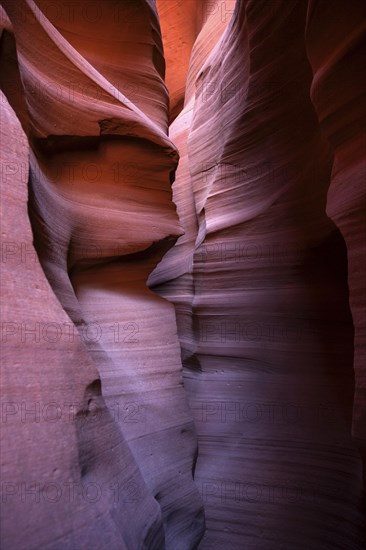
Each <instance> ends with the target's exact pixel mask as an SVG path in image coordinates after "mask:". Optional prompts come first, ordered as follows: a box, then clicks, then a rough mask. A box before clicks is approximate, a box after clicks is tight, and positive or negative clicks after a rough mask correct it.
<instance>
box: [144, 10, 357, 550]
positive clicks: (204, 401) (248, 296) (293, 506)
mask: <svg viewBox="0 0 366 550" xmlns="http://www.w3.org/2000/svg"><path fill="white" fill-rule="evenodd" d="M310 8H311V6H310ZM217 9H218V10H219V9H220V7H218V8H217ZM342 9H343V12H344V17H345V18H346V16H347V14H348V13H349V12H350V11H352V7H350V6H345V5H344V4H343V5H342ZM330 11H332V13H333V8H332V9H331V8H330V6H328V5H327V3H326V2H324V3H320V6H319V7H317V4H316V3H314V6H313V12H314V14H313V15H312V14H311V9H310V16H309V14H308V12H307V5H306V3H304V2H290V3H289V2H285V1H276V2H271V3H268V2H264V1H263V2H261V1H255V2H238V3H237V8H236V12H235V15H234V16H233V18H232V19H231V21H230V24H229V26H228V27H227V29H226V31H225V33H224V34H223V36H222V37H221V39H219V40H218V41H217V42H216V44H215V45H214V47H211V48H210V53H209V55H208V57H207V56H205V55H204V56H202V58H200V55H201V52H202V49H201V48H198V47H197V48H196V47H195V46H194V48H193V51H192V57H191V61H190V72H189V74H188V78H187V88H186V93H187V96H186V107H185V109H184V111H183V112H182V113H181V114H180V115H179V116H178V118H177V119H176V120H175V121H174V123H173V124H172V126H171V137H172V139H173V141H175V143H177V145H178V148H179V150H180V152H181V162H180V166H179V169H178V171H177V178H176V182H175V183H174V185H173V194H174V200H175V202H176V203H177V209H178V213H179V215H180V219H181V223H182V225H183V228H184V230H185V235H184V236H183V237H180V238H179V240H178V242H177V244H176V246H175V247H174V248H173V249H172V250H171V251H169V252H168V253H167V255H166V256H165V257H164V260H163V261H162V262H161V263H160V264H159V266H158V268H157V269H156V270H155V271H154V273H153V274H152V276H151V277H150V282H151V284H152V285H156V286H155V287H154V288H155V289H156V290H157V291H159V292H160V293H161V294H162V295H163V296H165V297H168V298H169V299H170V300H172V301H173V302H174V303H175V306H176V311H177V319H178V329H179V336H180V340H181V348H182V359H183V364H184V366H185V372H184V380H185V387H186V389H187V392H188V396H189V399H190V404H191V409H192V411H193V413H194V417H195V421H196V425H197V430H198V437H199V458H198V462H197V470H196V482H197V484H198V486H199V489H200V491H201V494H202V496H203V499H204V503H205V510H206V521H207V527H208V532H207V535H206V537H205V540H204V542H203V544H202V548H207V549H211V548H222V547H230V548H242V547H245V548H258V549H261V550H262V549H267V548H268V549H272V548H304V549H305V548H317V549H324V548H329V549H330V548H334V547H339V548H343V547H347V548H357V549H359V548H362V547H363V535H362V525H363V516H362V513H361V498H362V488H361V486H362V481H361V479H362V466H361V461H360V456H359V453H358V450H357V448H356V447H355V445H354V443H353V441H352V439H351V416H352V399H353V370H352V362H353V349H352V348H353V345H352V344H353V326H352V320H351V315H350V311H349V307H348V289H347V255H346V254H347V252H346V247H345V244H344V241H343V239H342V237H341V236H340V233H339V232H338V230H337V228H336V227H335V225H334V224H333V223H332V222H331V221H330V219H329V218H328V216H327V215H326V211H327V212H328V213H329V214H330V215H331V216H332V218H333V219H335V220H336V221H337V224H339V225H340V227H341V224H340V223H339V222H338V218H339V217H342V219H344V220H345V223H346V224H348V225H349V224H351V225H352V227H353V232H354V233H353V234H354V239H355V240H356V242H358V245H357V246H358V247H359V249H358V250H357V251H356V250H355V256H356V255H357V252H360V247H361V241H360V237H361V234H362V233H361V231H360V220H361V217H360V212H359V208H360V205H359V204H357V209H358V212H357V214H358V215H357V218H356V215H354V218H353V219H354V220H355V221H354V223H353V224H352V222H351V221H350V216H351V213H352V209H350V208H349V207H348V206H347V203H346V202H345V200H344V199H343V200H342V199H339V200H338V203H337V204H338V212H339V214H338V218H337V215H336V214H335V212H334V206H332V204H334V198H333V197H334V194H335V191H334V186H335V183H334V173H336V174H337V177H338V178H340V179H341V181H342V182H343V185H345V181H351V178H352V173H350V174H348V176H347V178H346V180H344V179H343V178H344V177H345V174H344V173H342V172H340V170H339V169H337V163H339V161H337V155H335V154H334V147H333V146H332V145H333V144H332V143H329V142H328V140H327V138H326V136H324V134H323V133H322V129H321V127H320V126H319V121H318V116H317V112H316V111H315V110H314V107H313V101H314V103H316V100H317V99H318V98H319V101H320V102H321V101H322V96H321V91H319V92H317V88H315V86H316V84H314V83H313V82H314V81H313V73H312V69H311V66H310V64H309V61H308V52H307V48H306V43H305V39H304V32H305V27H306V26H307V28H308V39H311V41H312V44H313V50H314V56H316V61H317V64H318V65H319V67H320V68H321V69H322V70H320V68H319V75H320V76H319V78H318V79H320V78H323V79H325V78H326V77H325V76H323V67H324V65H323V58H322V55H321V52H322V48H324V56H325V55H327V56H329V59H330V60H332V61H329V64H331V63H334V61H333V57H332V56H335V54H334V53H333V52H334V51H335V50H336V48H337V46H336V44H339V43H341V44H343V41H347V40H348V41H349V42H351V45H352V48H354V49H356V46H358V42H359V39H360V32H359V31H358V30H357V29H358V27H357V25H355V26H353V23H355V22H356V21H357V19H358V20H360V14H357V13H355V14H352V16H350V18H349V20H348V23H347V25H348V26H349V29H351V28H353V29H354V31H353V34H352V37H351V30H349V31H348V30H347V28H346V27H347V26H346V25H342V24H341V23H340V21H341V20H342V18H341V19H338V18H337V22H338V27H337V30H338V32H334V33H333V27H332V24H333V22H334V25H335V26H336V24H335V19H334V17H333V18H332V17H331V14H330V13H329V12H330ZM318 12H320V13H319V21H318V20H317V14H318ZM309 17H310V19H309ZM329 20H331V23H329ZM220 22H221V24H223V17H221V18H220ZM211 25H215V23H213V21H212V20H211ZM340 28H342V32H341V33H340V31H339V29H340ZM325 29H326V31H325ZM216 30H217V31H218V34H219V31H220V28H219V27H218V26H217V27H216ZM210 32H211V33H212V27H211V28H210ZM221 32H222V29H221ZM348 33H349V34H348ZM207 34H208V31H207V30H205V27H203V29H202V31H201V34H200V35H199V37H198V39H197V43H201V44H202V43H206V36H207ZM324 35H330V36H332V37H333V38H332V40H333V43H332V45H328V46H327V48H326V47H325V46H324V41H323V37H324ZM350 37H351V38H350ZM216 40H217V35H216ZM318 42H321V43H322V48H319V47H318ZM343 51H348V50H346V49H345V50H342V53H338V52H337V55H338V56H339V58H340V59H341V60H343V57H342V55H343ZM352 51H354V50H353V49H352ZM325 52H326V53H325ZM360 53H361V52H360V51H357V56H358V55H360ZM310 54H311V52H310ZM319 54H320V59H319ZM354 55H355V56H356V53H354ZM310 57H311V55H310ZM357 59H358V57H357ZM360 59H361V56H360ZM314 65H315V64H314ZM344 66H347V67H352V70H351V68H349V71H348V73H347V74H344V75H343V78H344V81H346V82H347V90H349V94H351V93H352V95H351V96H350V102H351V98H358V93H359V87H357V86H355V80H356V76H355V75H356V74H357V66H356V65H355V64H354V63H353V61H351V63H350V62H349V60H348V64H347V61H344ZM334 71H335V69H334ZM350 71H351V73H352V74H350ZM315 74H316V73H315ZM331 74H332V73H331ZM351 77H352V80H351V81H349V80H350V78H351ZM315 78H316V76H315ZM338 78H339V77H338ZM347 79H348V80H347ZM331 84H333V85H334V80H332V78H330V79H329V86H330V85H331ZM338 84H339V82H338ZM339 88H340V90H342V86H339ZM326 91H327V89H326V88H325V89H324V92H326ZM347 97H348V96H347ZM324 99H325V96H324ZM323 101H324V100H323ZM340 101H344V100H343V99H339V100H337V99H336V105H338V103H339V102H340ZM337 102H338V103H337ZM344 102H345V101H344ZM322 105H324V107H323V108H326V112H327V115H328V113H329V115H328V116H329V124H332V131H333V132H334V133H335V132H336V131H337V130H338V128H339V126H337V125H335V122H334V120H333V118H332V115H333V113H334V109H335V108H336V107H335V106H334V107H332V108H330V107H329V97H328V96H327V100H326V101H324V104H322ZM352 107H353V111H352V115H351V113H347V112H346V113H344V114H343V111H342V116H338V118H336V120H339V121H340V124H341V125H343V123H344V121H345V120H347V122H348V121H349V120H350V121H352V117H353V115H355V113H357V115H358V116H359V115H360V113H361V112H362V109H359V107H360V104H359V103H357V99H356V103H355V102H354V101H353V102H352ZM349 108H351V107H349ZM330 109H333V110H330ZM341 121H342V122H341ZM324 125H325V122H324ZM354 128H355V130H354V133H355V134H357V137H358V138H360V136H359V134H358V132H359V128H360V125H359V123H358V124H357V126H356V125H354ZM328 133H329V131H328ZM348 136H349V133H348V132H347V137H348ZM337 137H338V139H341V141H343V138H339V134H337ZM359 143H361V142H360V141H359ZM350 147H351V149H352V151H354V154H356V151H360V150H361V149H360V147H359V146H357V147H353V144H350ZM349 169H350V170H351V171H353V172H356V173H357V178H356V179H355V181H354V182H353V181H352V186H353V189H354V199H351V200H354V201H355V198H356V196H357V197H359V196H360V191H359V189H360V188H359V186H358V184H357V181H358V178H359V177H361V174H362V172H361V171H360V167H359V163H358V161H357V159H356V157H355V156H352V157H349ZM332 174H333V179H332V185H331V188H330V192H329V195H328V203H327V193H328V188H329V184H330V181H331V178H332ZM344 193H345V194H346V193H347V191H346V190H344ZM354 208H356V203H355V202H354ZM343 233H344V234H345V238H346V242H347V244H348V240H347V235H346V233H345V231H343ZM356 235H357V237H356ZM357 239H358V241H357ZM363 243H364V241H363ZM352 255H353V253H352ZM358 258H360V256H359V255H358ZM358 261H360V259H359V260H358ZM348 269H349V272H350V273H352V275H350V281H351V285H352V279H353V278H356V280H357V281H358V283H357V285H358V286H355V291H353V292H352V286H351V306H352V294H354V297H353V301H355V302H357V306H356V308H360V307H362V302H359V301H358V300H357V296H355V294H357V293H360V292H361V290H360V278H359V271H360V270H359V269H358V268H357V266H355V265H353V263H352V258H350V262H349V264H348ZM356 289H358V290H356ZM360 311H361V310H360V309H356V312H360ZM355 317H357V313H356V314H355V313H354V318H355ZM356 321H357V319H356ZM358 331H359V332H360V333H361V332H362V329H358V328H357V323H356V341H355V344H356V348H357V346H358V339H359V338H360V335H359V336H358V337H357V332H358ZM358 353H359V354H361V353H362V352H361V350H360V351H359V352H358ZM357 357H358V356H357V353H356V369H357V364H358V363H360V359H357ZM358 380H359V381H358V383H357V382H356V384H357V386H356V402H355V403H356V404H355V411H356V418H355V422H356V424H355V425H356V433H358V435H359V437H360V438H361V437H364V436H365V433H364V426H362V427H361V418H362V410H361V409H362V406H363V403H364V400H363V398H362V393H361V392H362V390H361V389H360V387H361V386H362V373H361V372H360V374H358ZM357 387H358V388H359V389H357ZM357 394H358V395H359V397H357ZM363 422H364V417H363ZM357 426H358V428H357ZM341 495H343V496H344V495H347V496H346V498H342V497H341ZM335 518H338V519H337V520H336V521H335ZM340 518H342V519H340ZM299 533H301V536H300V535H299Z"/></svg>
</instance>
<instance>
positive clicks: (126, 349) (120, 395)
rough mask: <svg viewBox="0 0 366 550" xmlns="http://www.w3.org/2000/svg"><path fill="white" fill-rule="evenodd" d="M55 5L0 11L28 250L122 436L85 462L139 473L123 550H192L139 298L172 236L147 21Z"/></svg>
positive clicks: (174, 426)
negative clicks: (20, 144)
mask: <svg viewBox="0 0 366 550" xmlns="http://www.w3.org/2000/svg"><path fill="white" fill-rule="evenodd" d="M66 4H68V3H62V2H61V3H60V8H61V11H60V12H58V11H55V10H54V9H53V6H54V3H53V2H47V1H45V2H39V3H37V4H35V3H33V2H18V3H17V4H16V5H14V4H13V3H12V2H4V7H5V9H6V11H7V14H8V16H9V18H10V21H11V24H12V26H13V30H14V36H15V43H16V51H17V59H18V63H19V67H18V69H19V74H20V78H19V79H18V81H17V82H18V84H19V86H20V89H19V90H18V94H17V99H19V102H21V101H23V102H25V109H24V110H23V111H20V110H19V117H20V119H21V120H22V122H23V126H24V128H25V130H26V132H27V135H28V140H29V143H30V144H31V153H30V196H29V214H30V218H31V221H32V228H33V234H34V243H35V247H36V249H37V252H38V255H39V259H40V262H41V264H42V267H43V269H44V272H45V274H46V276H47V278H48V280H49V282H50V284H51V286H52V288H53V290H54V293H55V295H56V296H57V298H58V299H59V302H60V304H61V305H62V306H63V308H64V310H65V311H66V312H67V314H68V315H69V316H70V319H71V320H72V322H73V324H72V327H74V326H76V327H77V328H78V330H79V334H80V338H82V340H83V341H84V342H85V346H86V348H87V350H88V352H89V357H90V358H91V359H92V360H93V361H94V363H95V364H96V365H97V368H98V371H99V375H100V382H99V381H98V383H96V385H97V386H98V387H99V388H100V385H101V387H102V392H103V396H104V399H105V401H106V404H107V407H108V410H109V411H110V414H111V415H113V417H114V420H115V422H114V426H115V427H114V429H115V430H116V431H117V432H118V433H120V434H122V436H123V438H124V440H125V443H124V444H125V447H126V449H127V451H126V453H125V452H124V449H122V450H120V449H119V448H118V446H117V440H116V439H115V438H114V437H112V436H111V435H110V434H107V432H105V433H104V434H103V437H101V438H100V439H98V434H95V435H93V437H92V442H93V446H94V447H95V448H96V453H97V455H98V454H102V455H103V456H105V459H104V460H105V461H107V463H108V462H110V461H112V458H114V457H115V459H117V460H118V461H119V462H122V463H124V462H126V467H127V466H128V460H132V458H129V457H132V456H133V457H134V460H133V462H132V463H133V464H135V467H136V468H137V466H136V464H138V468H139V475H140V478H141V479H140V483H141V484H142V486H143V487H144V491H145V493H142V491H140V492H141V493H142V495H143V496H144V498H145V500H146V504H145V501H144V500H141V498H137V497H136V495H135V494H131V495H130V497H131V498H132V501H133V504H132V505H131V506H130V507H129V504H128V503H127V504H126V502H125V503H124V504H123V505H124V506H127V508H128V512H127V513H126V514H125V515H124V518H123V523H122V525H121V526H120V529H121V532H122V535H121V536H122V538H123V540H124V539H125V537H128V540H127V542H126V544H127V546H126V547H128V548H135V547H139V548H140V547H142V545H143V544H145V545H146V547H149V548H150V547H156V548H161V547H162V545H164V547H166V548H170V547H174V548H182V549H185V548H191V547H194V546H196V545H197V543H198V541H199V540H200V538H201V536H202V531H203V512H202V501H201V499H200V496H199V493H198V491H197V489H196V487H195V485H194V483H193V479H192V469H193V465H194V459H195V456H196V453H197V448H196V447H197V443H196V437H195V433H194V428H193V422H192V417H191V414H190V411H189V408H188V403H187V400H186V396H185V392H184V390H183V386H182V372H181V371H182V368H181V361H180V350H179V343H178V338H177V329H176V322H175V314H174V308H173V306H172V305H171V304H169V303H167V302H166V301H165V300H162V299H161V298H160V297H158V296H156V295H155V294H153V293H152V292H151V291H150V290H148V289H147V288H146V280H147V277H148V275H149V273H150V271H152V270H153V268H154V267H155V265H156V264H157V262H158V261H159V260H160V259H161V257H162V256H163V254H164V252H165V251H166V250H167V249H168V248H169V247H170V246H171V245H172V244H173V242H174V240H175V239H176V237H177V236H178V235H179V234H180V233H181V230H180V227H179V223H178V218H177V215H176V212H175V207H174V204H173V203H172V200H171V181H172V179H173V178H174V172H175V169H176V165H177V161H178V154H177V151H176V148H175V146H174V145H173V144H172V142H171V141H170V139H169V138H168V136H167V120H168V95H167V90H166V87H165V84H164V81H163V73H164V59H163V56H162V45H161V39H160V34H159V22H158V18H157V14H156V11H155V9H154V6H153V4H152V3H151V2H145V1H139V2H136V1H135V0H134V1H125V0H124V1H123V2H115V1H110V2H109V1H107V2H103V5H100V6H98V7H97V14H96V15H97V16H98V17H96V15H95V14H94V16H93V17H96V19H97V20H96V21H94V19H93V17H92V14H90V13H89V12H87V11H83V8H85V10H86V9H87V8H88V5H89V4H88V3H83V2H81V3H80V4H79V5H78V6H76V9H79V10H81V11H80V12H78V13H76V14H75V17H73V18H70V17H63V15H64V14H68V12H67V11H66V8H67V5H66ZM132 22H133V23H134V24H133V25H132ZM15 71H16V68H14V72H15ZM20 83H21V84H20ZM5 88H6V86H5ZM133 91H134V93H132V92H133ZM10 95H11V94H9V97H10ZM14 104H15V102H14ZM26 164H27V163H26ZM59 309H60V311H62V310H61V308H59ZM39 315H40V316H41V318H42V314H41V312H39ZM63 315H64V317H65V316H66V315H65V313H64V314H63ZM54 321H55V322H56V323H60V324H61V325H62V323H61V322H60V321H59V318H58V317H56V318H55V319H54ZM42 322H44V321H43V318H42ZM69 368H75V369H77V368H78V367H77V364H76V365H75V366H73V365H71V364H70V366H69ZM31 376H35V378H31V379H32V380H34V383H36V380H37V376H36V374H34V375H33V374H31ZM95 378H96V379H97V380H98V378H97V376H95ZM49 383H51V384H52V381H51V380H50V381H49ZM81 389H82V388H78V390H79V391H81ZM73 428H74V426H73V425H70V426H69V429H70V430H72V429H73ZM122 436H121V437H122ZM66 441H67V439H66V440H65V437H64V438H63V439H62V444H64V445H65V444H66ZM90 444H91V443H89V445H90ZM71 448H72V446H71ZM74 451H75V449H74ZM90 463H91V464H94V463H95V467H96V468H97V469H98V470H99V469H100V470H102V471H103V461H99V460H98V459H97V458H95V457H94V455H92V456H91V450H88V449H87V451H86V452H85V456H83V459H82V466H81V468H82V472H83V475H87V476H88V479H89V480H90V483H92V482H94V481H95V479H94V477H93V472H92V471H89V470H90V468H91V466H90ZM112 463H113V461H112ZM131 468H132V467H130V469H131ZM14 475H16V473H14ZM17 475H19V473H18V474H17ZM131 475H132V474H130V477H131ZM132 489H133V488H132ZM132 492H133V491H132ZM156 501H157V502H158V503H159V504H160V508H159V507H157V504H156ZM121 506H122V504H121ZM138 506H140V508H139V510H138V512H137V511H136V507H138ZM149 507H150V508H149ZM160 509H161V512H159V510H160ZM106 512H107V510H105V512H104V513H106ZM116 513H117V512H116ZM120 513H122V512H120ZM154 514H155V515H154ZM159 514H161V516H162V520H161V518H160V515H159ZM130 515H131V516H132V517H131V518H130V517H129V516H130ZM155 516H156V517H155ZM161 521H162V522H163V525H164V530H165V543H164V542H163V540H164V531H163V529H162V524H161ZM129 522H131V529H130V527H129ZM159 522H160V523H159ZM86 523H87V522H86ZM135 525H136V528H135V527H134V526H135ZM153 527H154V528H155V530H156V533H155V532H152V528H153ZM106 529H107V530H108V528H107V527H106ZM69 530H71V531H72V529H71V528H70V527H69ZM65 544H66V543H65ZM93 544H96V545H97V544H99V547H103V544H104V547H112V548H117V547H120V545H119V543H117V542H113V544H112V546H111V545H110V544H109V543H108V541H107V540H105V542H104V543H100V541H99V542H98V543H97V541H95V542H94V543H93ZM79 547H80V546H79Z"/></svg>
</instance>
